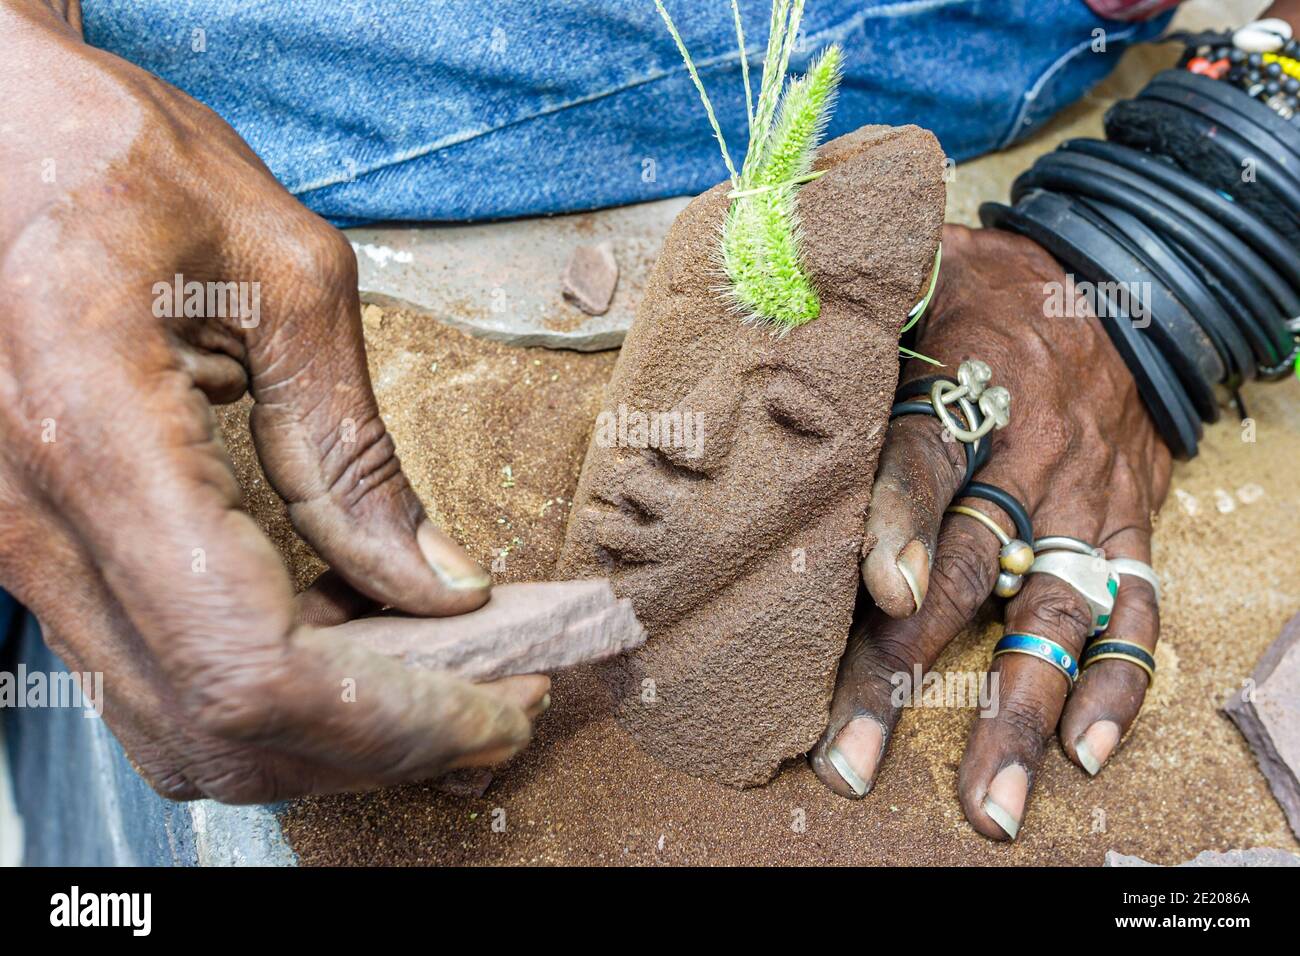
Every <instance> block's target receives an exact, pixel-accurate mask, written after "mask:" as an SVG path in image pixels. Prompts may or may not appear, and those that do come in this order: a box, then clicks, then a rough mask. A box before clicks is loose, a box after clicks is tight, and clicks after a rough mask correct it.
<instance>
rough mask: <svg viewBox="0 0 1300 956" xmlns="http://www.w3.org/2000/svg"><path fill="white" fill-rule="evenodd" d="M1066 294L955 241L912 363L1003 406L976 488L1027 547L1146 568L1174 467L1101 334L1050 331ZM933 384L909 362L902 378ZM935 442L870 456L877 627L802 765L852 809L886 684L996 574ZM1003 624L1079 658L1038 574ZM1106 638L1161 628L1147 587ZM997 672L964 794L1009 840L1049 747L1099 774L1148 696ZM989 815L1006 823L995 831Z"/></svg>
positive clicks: (963, 612)
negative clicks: (978, 370)
mask: <svg viewBox="0 0 1300 956" xmlns="http://www.w3.org/2000/svg"><path fill="white" fill-rule="evenodd" d="M1064 282H1065V274H1064V272H1063V271H1062V269H1061V267H1060V266H1059V265H1058V264H1057V263H1056V261H1055V260H1054V259H1052V257H1051V256H1049V255H1048V254H1047V253H1046V252H1045V251H1044V250H1043V249H1042V248H1040V247H1039V246H1038V245H1036V244H1035V243H1033V242H1031V241H1029V240H1027V239H1024V238H1022V237H1019V236H1015V235H1011V234H1009V233H1003V232H997V231H993V230H977V231H972V230H969V229H966V228H964V227H961V226H948V227H946V228H945V231H944V250H943V269H942V272H941V275H940V284H939V287H938V289H937V290H936V294H935V299H934V301H933V303H932V305H931V308H930V312H929V315H928V317H927V320H926V323H925V326H924V328H923V330H922V332H921V335H920V337H919V343H920V344H919V345H918V347H917V348H918V351H920V352H921V353H922V354H924V355H928V356H931V357H934V358H937V359H939V360H940V361H942V362H944V363H945V364H946V365H947V366H948V368H947V370H946V372H947V374H953V373H954V372H955V370H956V367H957V366H958V365H959V364H960V363H961V362H962V361H963V360H965V359H968V358H979V359H983V360H984V361H985V362H987V363H988V364H989V365H990V366H991V367H992V369H993V382H994V384H998V385H1003V386H1005V387H1006V388H1008V389H1009V390H1010V392H1011V395H1012V406H1011V423H1010V424H1009V425H1008V426H1007V427H1006V428H1005V429H1003V430H1001V431H997V432H995V433H994V437H993V447H992V455H991V458H990V459H989V462H988V464H987V465H986V466H985V467H984V468H983V469H982V470H981V471H980V472H979V473H978V475H977V477H978V478H979V480H981V481H984V482H987V483H990V484H994V485H998V486H1000V487H1002V488H1003V489H1005V490H1007V491H1009V492H1010V493H1011V494H1013V495H1015V496H1016V497H1017V498H1018V499H1019V500H1020V501H1021V503H1023V504H1024V505H1025V506H1026V507H1027V508H1028V510H1029V514H1030V517H1031V518H1032V520H1033V525H1034V534H1035V535H1036V536H1038V537H1042V536H1045V535H1053V534H1057V535H1070V536H1072V537H1076V538H1080V539H1082V540H1084V541H1087V542H1090V543H1092V544H1094V545H1095V546H1097V547H1099V548H1101V549H1102V550H1103V551H1104V552H1105V555H1106V557H1108V558H1117V557H1129V558H1136V559H1138V560H1140V561H1145V562H1148V563H1149V562H1150V560H1151V524H1152V518H1153V516H1154V514H1155V512H1156V511H1158V510H1159V508H1160V505H1161V503H1162V502H1163V501H1164V499H1165V496H1166V494H1167V493H1168V490H1169V478H1170V471H1171V460H1170V455H1169V451H1168V450H1167V448H1166V447H1165V445H1164V444H1163V442H1161V440H1160V438H1159V437H1158V435H1157V434H1156V431H1155V427H1154V425H1153V424H1152V422H1151V420H1150V418H1149V416H1148V415H1147V413H1146V411H1145V409H1144V408H1143V405H1142V402H1141V400H1140V399H1139V397H1138V393H1137V389H1136V386H1135V385H1134V382H1133V379H1132V376H1131V375H1130V374H1129V372H1128V370H1127V368H1126V367H1125V366H1124V363H1123V361H1122V360H1121V359H1120V357H1119V354H1118V353H1117V352H1116V351H1115V349H1114V348H1113V347H1112V346H1111V344H1110V342H1109V340H1108V339H1107V337H1106V333H1105V331H1104V330H1103V329H1102V327H1101V324H1100V323H1099V322H1098V320H1097V319H1096V318H1094V317H1091V316H1089V317H1086V318H1045V316H1044V301H1045V289H1046V288H1047V287H1048V284H1049V283H1064ZM934 371H935V370H934V369H933V368H932V367H931V366H928V365H925V364H923V363H920V362H916V361H913V362H911V363H909V365H908V366H907V368H906V369H905V370H904V374H903V380H904V381H907V380H909V379H912V378H919V377H921V376H924V375H929V374H932V373H933V372H934ZM942 434H943V432H942V429H941V427H940V425H939V423H938V422H937V421H936V420H935V419H934V418H931V417H927V416H909V417H905V418H899V419H896V420H895V421H894V422H893V423H892V424H891V426H890V431H889V435H888V437H887V439H886V443H885V448H884V451H883V452H882V455H881V464H880V469H879V471H878V472H877V475H876V483H875V491H874V494H873V498H872V509H871V514H870V517H869V519H868V525H869V530H870V531H872V532H873V533H874V535H875V537H876V539H877V542H878V543H877V544H876V546H875V548H874V549H873V550H872V551H871V553H870V554H868V555H867V556H866V558H865V559H864V561H863V565H862V572H863V579H864V581H865V583H866V585H867V588H868V590H869V591H870V592H871V595H872V597H873V598H875V600H876V603H877V604H878V606H879V608H880V610H877V611H876V612H875V613H874V614H873V615H871V616H870V617H869V619H868V620H866V621H864V622H862V624H861V625H860V626H859V627H857V628H855V632H854V634H853V635H852V637H851V639H850V642H849V649H848V651H847V652H846V654H845V657H844V660H843V663H842V664H841V666H840V672H839V677H838V685H837V688H836V692H835V697H834V700H833V703H832V708H831V718H830V723H829V726H828V727H827V730H826V734H825V736H824V737H823V739H822V740H821V742H820V743H819V744H818V746H817V748H816V749H815V750H814V751H813V754H812V755H811V760H812V765H813V768H814V770H815V771H816V773H817V775H818V776H819V777H820V778H821V780H822V781H823V782H824V783H825V784H826V785H827V786H828V787H830V788H831V789H832V790H834V791H835V792H837V793H840V794H842V795H844V796H848V797H860V796H863V795H864V794H863V793H861V792H857V791H861V790H864V789H866V790H869V788H870V784H871V782H872V781H873V780H874V778H875V776H876V774H877V772H878V771H880V769H881V767H880V765H881V760H882V757H883V756H884V753H885V751H886V750H887V748H888V743H889V738H890V735H891V734H892V732H893V730H894V728H895V727H896V725H897V722H898V719H899V717H900V710H899V709H898V708H897V707H895V706H893V704H892V703H891V699H890V698H891V693H892V691H893V689H894V684H893V683H891V676H892V675H894V674H895V673H898V672H904V673H908V674H911V673H912V672H913V668H914V667H915V666H917V665H919V666H920V667H921V668H922V670H926V669H928V668H930V666H931V665H932V664H933V663H934V661H935V659H936V658H937V657H938V656H939V653H940V652H941V651H942V650H943V649H944V647H945V646H946V645H947V644H948V643H949V642H950V641H951V640H952V639H953V638H954V637H955V636H956V635H957V633H958V632H959V631H960V630H961V629H962V628H963V627H964V626H965V625H966V624H967V623H969V622H970V621H971V620H972V619H973V618H974V616H975V613H976V611H977V610H978V609H979V607H980V606H981V605H982V604H983V603H984V601H985V600H986V599H987V598H988V597H989V595H990V594H991V593H992V590H993V585H994V582H995V578H996V576H997V571H998V549H999V543H998V539H997V538H996V537H995V536H994V534H993V533H992V532H991V531H990V530H989V529H988V528H986V527H984V526H983V525H982V524H980V523H979V522H978V521H976V520H975V519H973V518H970V517H967V516H964V515H946V516H945V515H944V513H943V512H944V509H945V508H947V507H948V505H949V504H956V503H958V502H955V501H953V494H954V492H955V491H956V490H957V489H958V487H959V486H960V485H961V482H962V479H963V478H964V471H965V457H964V452H963V450H962V445H960V444H959V443H956V442H952V441H947V442H945V441H942V440H941V437H940V436H941V435H942ZM960 503H961V504H964V505H968V506H970V507H973V508H977V509H979V510H981V511H983V512H984V513H985V514H987V515H988V516H989V517H991V518H993V519H994V520H995V521H997V522H998V523H999V524H1000V525H1001V526H1002V529H1003V530H1004V531H1006V532H1007V533H1008V534H1010V535H1011V536H1012V537H1015V527H1014V525H1013V524H1012V522H1011V519H1010V516H1008V515H1006V514H1004V513H1003V512H1002V510H1001V509H1000V508H998V507H997V506H995V505H991V504H989V503H987V502H984V501H981V500H977V499H973V498H965V499H962V500H961V501H960ZM900 564H901V565H902V566H903V568H904V569H906V573H903V572H902V571H900ZM909 577H910V578H911V579H912V581H913V582H914V583H915V587H916V590H917V591H919V593H920V597H921V602H920V608H919V610H918V609H917V601H916V598H915V596H914V593H913V589H912V587H911V586H909V582H908V578H909ZM1005 615H1006V623H1007V628H1006V630H1007V631H1008V632H1017V633H1019V632H1027V633H1031V634H1038V635H1042V636H1044V637H1048V638H1050V639H1051V640H1054V641H1056V642H1057V643H1058V644H1060V645H1061V646H1063V647H1065V648H1066V649H1067V650H1068V651H1069V652H1070V653H1071V654H1073V655H1075V657H1076V658H1077V656H1078V655H1079V653H1080V652H1081V651H1082V650H1083V647H1084V643H1085V640H1086V637H1087V634H1088V631H1089V630H1090V626H1091V614H1090V612H1089V610H1088V607H1087V605H1086V603H1085V602H1084V601H1083V599H1082V598H1081V597H1080V595H1079V594H1078V593H1077V592H1076V591H1074V589H1072V588H1071V587H1069V586H1068V585H1066V584H1065V583H1064V582H1062V581H1060V580H1059V579H1057V578H1054V577H1051V576H1048V575H1042V574H1036V575H1029V576H1027V577H1026V578H1025V584H1024V587H1023V589H1022V590H1021V592H1020V593H1019V594H1018V595H1016V597H1014V598H1013V599H1011V600H1010V601H1009V602H1007V604H1006V608H1005ZM1107 634H1108V636H1111V637H1115V638H1122V639H1124V640H1128V641H1131V642H1133V643H1136V644H1140V645H1142V646H1143V647H1145V648H1147V649H1148V650H1152V651H1153V650H1154V648H1155V644H1156V639H1157V637H1158V635H1159V613H1158V610H1157V607H1156V601H1155V594H1154V592H1153V590H1152V589H1151V587H1150V585H1148V584H1147V583H1146V582H1144V581H1141V580H1139V579H1136V578H1133V577H1128V576H1125V577H1122V578H1121V585H1120V590H1119V594H1118V596H1117V599H1116V605H1115V611H1114V615H1113V618H1112V621H1111V624H1110V627H1109V630H1108V631H1107ZM991 672H993V673H997V674H998V676H999V681H1000V694H999V701H998V702H999V708H998V712H997V715H996V716H993V717H987V718H980V719H975V720H974V721H973V726H972V730H971V736H970V741H969V744H968V746H967V749H966V755H965V758H964V759H963V761H962V765H961V771H960V774H959V780H958V787H959V790H960V797H961V802H962V806H963V808H964V809H965V812H966V816H967V817H968V818H969V820H970V821H971V823H972V824H973V825H974V826H975V828H976V829H977V830H978V831H979V832H980V833H983V834H984V835H986V836H989V837H992V838H994V839H1007V838H1008V837H1012V838H1014V836H1015V831H1016V830H1018V829H1019V824H1020V822H1021V821H1023V819H1024V810H1025V801H1026V798H1027V795H1028V790H1029V787H1030V785H1031V784H1032V781H1033V777H1034V772H1035V770H1036V769H1037V767H1038V765H1039V763H1040V761H1041V759H1042V756H1043V753H1044V751H1045V748H1046V745H1047V742H1048V740H1049V738H1050V736H1051V735H1052V734H1053V733H1056V734H1058V735H1059V737H1060V740H1061V745H1062V747H1063V748H1064V749H1065V752H1066V754H1067V755H1069V757H1070V759H1071V760H1073V761H1074V762H1075V763H1077V764H1079V765H1080V766H1081V767H1084V768H1085V769H1087V770H1089V772H1091V773H1096V772H1097V771H1098V770H1099V769H1100V766H1101V764H1103V763H1104V762H1105V761H1106V759H1107V758H1108V757H1109V756H1110V755H1111V754H1112V753H1113V752H1114V750H1115V748H1116V746H1117V744H1118V742H1119V740H1120V738H1121V736H1122V735H1123V734H1124V733H1125V732H1126V731H1127V730H1128V729H1129V727H1130V726H1131V725H1132V723H1133V721H1134V719H1135V718H1136V716H1137V714H1138V710H1139V709H1140V708H1141V706H1142V700H1143V697H1144V695H1145V693H1146V684H1147V678H1146V674H1145V673H1144V672H1143V671H1142V670H1141V669H1139V668H1138V667H1137V666H1135V665H1133V664H1130V663H1127V662H1124V661H1119V660H1103V661H1099V662H1098V663H1096V664H1095V665H1094V666H1092V667H1090V668H1088V669H1087V670H1086V671H1085V672H1083V673H1082V674H1081V675H1080V679H1079V681H1078V684H1077V686H1076V687H1075V688H1074V690H1073V692H1072V693H1070V694H1069V696H1068V699H1067V689H1068V688H1067V686H1066V683H1067V682H1066V679H1065V677H1064V676H1063V675H1061V674H1060V673H1059V672H1058V671H1056V670H1055V669H1053V668H1052V667H1051V666H1050V665H1049V664H1046V663H1044V662H1042V661H1040V660H1037V659H1035V658H1031V657H1027V656H1024V655H1004V656H1001V657H999V658H997V659H996V661H994V662H993V663H992V665H991ZM913 719H917V720H924V719H925V715H924V713H920V714H917V715H916V716H915V717H914V718H913ZM1085 734H1086V735H1087V736H1086V738H1085ZM1081 740H1086V742H1085V743H1083V744H1081V743H1080V741H1081ZM832 747H834V748H837V749H838V751H839V762H841V765H842V764H843V761H847V763H848V765H849V767H850V768H851V771H852V772H853V773H856V775H857V776H858V777H859V778H860V784H859V785H858V786H857V787H854V786H853V785H852V783H853V782H852V781H851V780H846V778H845V776H844V775H842V774H841V773H840V771H839V770H837V768H836V766H835V762H836V761H833V760H832V759H831V758H832V753H831V748H832ZM988 799H992V800H993V801H994V803H995V804H996V805H997V806H998V807H1000V808H1001V809H1002V810H1003V811H1005V812H1004V813H1003V814H999V813H998V812H997V810H996V809H995V811H994V815H993V816H990V814H989V812H988V809H987V808H988V804H987V803H986V800H988ZM996 816H1001V817H1002V823H999V821H998V820H997V819H995V817H996ZM1009 821H1010V822H1009ZM1002 824H1007V825H1006V826H1004V825H1002Z"/></svg>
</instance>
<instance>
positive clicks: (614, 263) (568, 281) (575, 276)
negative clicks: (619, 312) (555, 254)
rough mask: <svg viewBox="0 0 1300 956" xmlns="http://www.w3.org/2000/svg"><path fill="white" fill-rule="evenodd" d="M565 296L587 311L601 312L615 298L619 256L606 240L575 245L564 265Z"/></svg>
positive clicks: (607, 307) (596, 313) (594, 313)
mask: <svg viewBox="0 0 1300 956" xmlns="http://www.w3.org/2000/svg"><path fill="white" fill-rule="evenodd" d="M563 284H564V297H565V298H566V299H568V300H569V301H570V302H572V303H573V304H574V305H576V306H577V307H578V308H580V309H581V310H582V311H583V312H586V313H587V314H588V315H604V314H605V313H606V312H608V311H609V305H610V303H611V302H613V301H614V289H615V287H616V286H617V285H618V260H617V259H615V258H614V250H612V249H611V248H610V247H609V245H608V244H606V243H601V244H600V245H597V246H578V247H577V248H576V249H574V250H573V255H572V256H571V257H570V258H569V264H568V266H566V267H565V269H564V278H563Z"/></svg>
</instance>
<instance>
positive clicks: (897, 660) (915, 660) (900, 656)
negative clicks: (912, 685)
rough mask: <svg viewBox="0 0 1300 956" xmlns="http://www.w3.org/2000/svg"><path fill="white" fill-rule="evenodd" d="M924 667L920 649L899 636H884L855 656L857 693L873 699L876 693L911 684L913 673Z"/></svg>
mask: <svg viewBox="0 0 1300 956" xmlns="http://www.w3.org/2000/svg"><path fill="white" fill-rule="evenodd" d="M924 664H925V661H924V660H923V659H922V654H921V652H920V649H919V648H918V647H916V645H915V644H913V643H911V642H910V641H907V640H906V639H903V638H901V637H899V636H896V635H892V634H884V635H880V636H878V637H873V638H870V639H869V640H865V641H863V642H862V643H861V644H860V645H859V647H858V648H857V649H856V653H855V660H854V674H853V676H854V679H855V683H856V684H857V691H858V693H859V695H867V696H871V695H870V691H871V690H873V689H880V690H884V689H892V688H894V687H895V686H897V683H898V681H899V680H900V679H905V680H907V681H911V680H912V679H913V671H914V670H915V669H916V668H917V667H918V666H922V667H923V666H924ZM900 675H901V677H900Z"/></svg>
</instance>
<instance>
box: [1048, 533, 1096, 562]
mask: <svg viewBox="0 0 1300 956" xmlns="http://www.w3.org/2000/svg"><path fill="white" fill-rule="evenodd" d="M1045 551H1072V552H1073V553H1075V554H1086V555H1087V556H1088V557H1090V558H1095V557H1097V556H1098V551H1097V549H1096V548H1094V547H1093V546H1092V545H1090V544H1089V543H1088V542H1086V541H1080V540H1079V539H1078V538H1071V537H1070V536H1069V535H1066V534H1049V535H1047V536H1046V537H1044V538H1039V539H1038V540H1037V541H1035V542H1034V554H1041V553H1043V552H1045Z"/></svg>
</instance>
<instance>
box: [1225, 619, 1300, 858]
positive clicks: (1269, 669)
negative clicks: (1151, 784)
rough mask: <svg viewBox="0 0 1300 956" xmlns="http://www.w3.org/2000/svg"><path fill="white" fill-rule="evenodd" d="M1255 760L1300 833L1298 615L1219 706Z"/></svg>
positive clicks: (1299, 664)
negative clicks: (1238, 731)
mask: <svg viewBox="0 0 1300 956" xmlns="http://www.w3.org/2000/svg"><path fill="white" fill-rule="evenodd" d="M1223 711H1224V713H1226V714H1227V715H1228V716H1229V717H1231V718H1232V721H1233V723H1235V724H1236V725H1237V728H1238V729H1239V730H1240V731H1241V733H1242V736H1244V737H1245V738H1246V742H1247V743H1249V744H1250V749H1251V750H1253V751H1254V753H1255V759H1256V760H1257V761H1259V769H1260V772H1261V773H1263V774H1264V777H1265V778H1266V779H1267V780H1268V785H1269V787H1271V788H1272V790H1273V796H1274V797H1276V798H1277V802H1278V803H1279V804H1281V805H1282V810H1283V811H1284V812H1285V813H1286V818H1287V822H1288V823H1289V824H1290V825H1291V829H1292V831H1293V832H1294V833H1295V834H1296V836H1297V837H1300V614H1297V615H1296V616H1295V617H1293V618H1292V619H1291V620H1290V622H1289V623H1288V624H1287V625H1286V627H1284V628H1283V629H1282V634H1281V636H1279V637H1278V639H1277V640H1275V641H1274V642H1273V643H1272V644H1271V645H1269V648H1268V650H1266V651H1265V652H1264V654H1263V656H1262V657H1260V659H1259V663H1258V664H1256V665H1255V670H1254V671H1253V672H1252V673H1251V675H1250V680H1249V681H1248V682H1247V683H1246V686H1245V687H1244V688H1242V689H1239V690H1236V691H1234V692H1233V693H1232V695H1231V696H1230V697H1229V698H1228V701H1227V703H1226V704H1224V706H1223Z"/></svg>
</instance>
